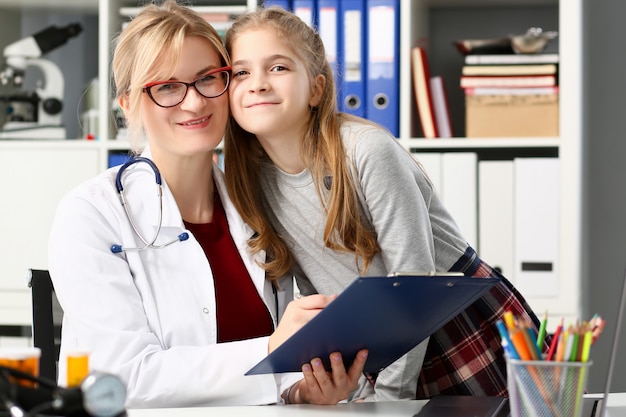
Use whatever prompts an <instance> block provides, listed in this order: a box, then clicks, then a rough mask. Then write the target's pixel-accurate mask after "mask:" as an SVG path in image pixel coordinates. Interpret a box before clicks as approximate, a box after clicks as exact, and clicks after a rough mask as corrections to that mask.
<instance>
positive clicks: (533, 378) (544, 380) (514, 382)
mask: <svg viewBox="0 0 626 417" xmlns="http://www.w3.org/2000/svg"><path fill="white" fill-rule="evenodd" d="M591 365H592V362H591V361H589V362H554V361H528V360H526V361H524V360H518V359H509V358H507V383H508V389H509V405H510V409H511V417H581V412H582V403H583V393H584V392H585V384H586V382H587V374H588V373H589V367H590V366H591Z"/></svg>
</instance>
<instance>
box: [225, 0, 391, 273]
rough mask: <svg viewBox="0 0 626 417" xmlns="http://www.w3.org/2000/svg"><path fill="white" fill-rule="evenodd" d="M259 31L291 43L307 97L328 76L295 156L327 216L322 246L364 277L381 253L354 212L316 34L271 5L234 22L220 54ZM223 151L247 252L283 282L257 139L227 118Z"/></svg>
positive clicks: (282, 248)
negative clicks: (346, 256) (262, 254)
mask: <svg viewBox="0 0 626 417" xmlns="http://www.w3.org/2000/svg"><path fill="white" fill-rule="evenodd" d="M258 28H269V29H271V30H273V31H274V32H275V33H276V34H277V35H278V36H279V37H280V38H281V39H284V40H285V41H286V42H288V43H289V45H291V48H292V51H293V52H294V53H295V54H296V56H297V57H298V58H299V59H300V60H301V61H302V62H303V63H304V65H305V67H306V68H307V70H308V75H309V80H310V83H311V91H313V83H314V80H315V78H316V77H317V76H318V75H320V74H321V75H323V76H324V77H325V78H326V83H325V87H324V91H323V94H322V97H321V101H320V103H319V105H318V106H317V107H316V108H314V109H312V111H311V117H310V120H309V122H308V128H307V131H306V133H305V136H304V139H303V142H302V155H301V156H302V159H303V161H304V163H305V164H306V167H307V168H308V170H309V171H310V172H311V175H312V176H313V180H314V181H315V184H316V186H317V192H318V195H319V197H320V200H321V201H322V205H323V207H324V210H325V214H326V215H327V220H326V225H325V229H324V244H325V246H326V247H328V248H331V249H333V250H337V251H345V252H351V253H354V255H355V263H356V266H357V268H358V269H359V271H361V272H364V271H366V270H367V268H368V267H369V265H370V263H371V261H372V258H373V257H374V255H376V253H378V252H379V251H380V249H379V247H378V243H377V241H376V236H375V234H374V232H373V231H372V230H371V228H370V227H368V225H367V224H366V223H365V222H364V219H363V218H362V215H361V213H360V211H359V201H358V197H357V193H356V188H355V184H354V183H353V180H352V177H351V174H350V167H349V166H348V162H347V159H346V152H345V150H344V147H343V144H342V140H341V135H340V126H341V124H342V122H343V121H345V120H346V119H350V118H351V117H350V116H348V115H345V114H342V113H339V112H338V111H337V101H336V96H335V82H334V79H333V72H332V69H331V67H330V65H329V63H328V61H327V59H326V52H325V50H324V44H323V42H322V40H321V38H320V36H319V34H318V33H317V32H315V30H313V29H311V28H310V27H309V26H308V25H307V24H306V23H304V22H303V21H302V20H301V19H300V18H299V17H297V16H296V15H294V14H292V13H290V12H286V11H284V10H283V9H281V8H276V7H270V8H267V9H258V10H257V11H255V12H252V13H248V14H245V15H243V16H241V17H240V18H238V19H237V20H236V21H235V22H234V24H233V25H232V27H231V28H230V29H229V31H228V32H227V34H226V38H225V44H226V49H227V50H228V51H231V50H232V45H233V42H234V41H235V40H236V39H237V37H238V36H239V35H240V34H241V33H243V32H245V31H247V30H251V29H258ZM224 153H225V160H224V166H225V170H226V184H227V186H228V188H229V193H230V196H231V198H232V200H233V203H234V204H235V207H236V208H237V209H238V210H239V212H240V213H241V215H242V217H243V219H244V220H245V221H246V222H247V223H248V224H249V225H250V226H251V227H252V228H253V229H254V230H255V231H256V234H255V236H254V237H253V238H251V239H250V241H249V245H250V247H251V249H252V251H253V252H259V251H261V250H265V251H266V252H267V261H266V263H265V264H263V265H262V266H263V268H265V270H266V272H267V275H268V277H269V278H270V279H275V278H278V277H281V276H283V275H284V274H286V273H288V272H289V271H290V269H291V266H292V263H293V256H292V254H291V252H290V251H289V248H288V245H287V244H286V243H285V242H284V241H283V240H281V238H280V236H278V234H277V233H276V231H275V230H274V229H273V227H272V226H271V224H270V222H269V220H268V216H267V215H266V214H265V211H264V209H266V210H271V207H268V206H267V202H266V200H265V198H264V196H263V193H262V192H261V191H260V190H261V187H260V184H259V175H258V173H259V172H260V170H262V168H263V166H264V165H265V164H268V163H270V161H269V157H268V156H267V154H266V153H265V152H264V150H263V148H262V147H261V145H260V144H259V142H258V140H257V139H256V137H255V136H254V135H252V134H250V133H248V132H246V131H244V130H243V129H242V128H241V127H240V126H239V125H238V124H237V122H236V121H235V120H234V119H233V118H232V117H230V119H229V122H228V125H227V128H226V135H225V139H224ZM327 176H330V177H332V182H331V184H330V190H326V188H325V185H324V178H325V177H327Z"/></svg>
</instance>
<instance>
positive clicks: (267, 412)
mask: <svg viewBox="0 0 626 417" xmlns="http://www.w3.org/2000/svg"><path fill="white" fill-rule="evenodd" d="M427 402H428V401H426V400H424V401H420V400H415V401H381V402H374V403H350V404H338V405H336V406H316V405H279V406H273V405H262V406H249V407H245V406H240V407H199V408H162V409H158V410H155V409H147V410H129V411H128V417H240V416H243V415H254V416H255V417H286V416H298V417H346V416H374V415H377V416H385V417H414V416H415V415H416V414H417V413H419V412H420V410H421V409H422V407H423V406H424V405H425V404H426V403H427ZM608 404H609V407H608V409H607V416H605V417H626V393H619V394H610V395H609V403H608Z"/></svg>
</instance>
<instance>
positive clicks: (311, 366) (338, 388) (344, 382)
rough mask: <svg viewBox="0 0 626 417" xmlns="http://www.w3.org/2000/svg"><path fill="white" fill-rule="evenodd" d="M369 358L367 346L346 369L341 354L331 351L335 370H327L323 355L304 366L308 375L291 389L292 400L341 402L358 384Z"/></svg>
mask: <svg viewBox="0 0 626 417" xmlns="http://www.w3.org/2000/svg"><path fill="white" fill-rule="evenodd" d="M366 360H367V350H366V349H363V350H361V351H359V352H358V353H357V355H356V358H355V359H354V362H353V363H352V366H350V369H349V370H348V371H347V372H346V368H345V366H344V364H343V359H342V357H341V354H340V353H338V352H335V353H331V355H330V366H331V369H332V372H327V371H326V369H325V368H324V364H323V363H322V361H321V360H320V359H319V358H315V359H313V360H312V361H311V363H307V364H304V365H303V366H302V373H303V374H304V379H302V380H300V382H298V383H297V384H298V385H297V386H296V387H294V388H293V389H292V390H290V394H291V395H290V397H291V398H289V400H288V401H287V402H288V403H309V404H337V403H338V402H339V401H342V400H345V399H346V398H348V395H349V394H350V392H352V391H354V390H355V389H356V387H357V384H358V381H359V378H360V376H361V375H362V373H363V367H364V366H365V361H366Z"/></svg>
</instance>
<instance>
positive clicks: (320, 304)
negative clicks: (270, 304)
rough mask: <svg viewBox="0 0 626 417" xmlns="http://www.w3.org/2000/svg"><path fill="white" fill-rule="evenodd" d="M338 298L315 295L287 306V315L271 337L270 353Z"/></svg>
mask: <svg viewBox="0 0 626 417" xmlns="http://www.w3.org/2000/svg"><path fill="white" fill-rule="evenodd" d="M335 298H337V296H336V295H331V296H328V295H321V294H314V295H309V296H307V297H302V298H298V299H296V300H293V301H292V302H290V303H289V304H287V308H286V309H285V314H283V317H282V318H281V320H280V322H279V323H278V327H277V328H276V330H275V331H274V333H272V335H271V336H270V340H269V343H268V353H271V352H272V351H273V350H274V349H276V348H277V347H278V346H280V345H281V344H282V343H283V342H284V341H285V340H287V339H289V338H290V337H291V335H293V334H294V333H295V332H297V331H298V330H300V328H301V327H302V326H304V325H305V324H306V323H308V321H309V320H311V319H312V318H313V317H315V316H316V315H317V314H318V313H319V312H320V311H322V309H323V308H324V307H326V306H327V305H328V304H330V302H331V301H333V300H334V299H335Z"/></svg>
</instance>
